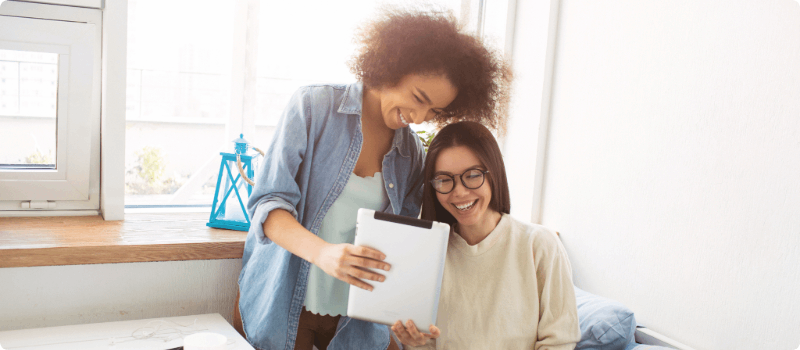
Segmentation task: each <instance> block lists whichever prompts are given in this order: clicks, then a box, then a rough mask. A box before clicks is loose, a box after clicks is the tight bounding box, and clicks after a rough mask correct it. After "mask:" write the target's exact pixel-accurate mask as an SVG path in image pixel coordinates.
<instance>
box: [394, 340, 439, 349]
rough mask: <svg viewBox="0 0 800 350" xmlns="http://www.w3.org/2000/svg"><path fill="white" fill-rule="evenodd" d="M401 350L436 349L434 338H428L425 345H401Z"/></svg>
mask: <svg viewBox="0 0 800 350" xmlns="http://www.w3.org/2000/svg"><path fill="white" fill-rule="evenodd" d="M401 347H402V349H403V350H436V339H428V342H426V343H425V345H420V346H411V345H401Z"/></svg>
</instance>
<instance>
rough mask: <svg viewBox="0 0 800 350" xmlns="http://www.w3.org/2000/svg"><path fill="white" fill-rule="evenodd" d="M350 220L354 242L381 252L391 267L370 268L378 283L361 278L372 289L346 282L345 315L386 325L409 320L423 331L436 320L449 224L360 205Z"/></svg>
mask: <svg viewBox="0 0 800 350" xmlns="http://www.w3.org/2000/svg"><path fill="white" fill-rule="evenodd" d="M356 222H357V224H356V237H355V243H354V244H355V245H362V246H366V247H370V248H374V249H377V250H379V251H381V252H382V253H383V254H385V255H386V259H385V260H384V261H386V262H387V263H389V264H391V266H392V268H391V269H390V270H389V271H383V270H375V271H374V272H377V273H380V274H382V275H384V276H386V279H385V280H384V282H376V281H365V282H367V283H369V284H370V285H372V286H373V287H374V288H373V290H372V291H367V290H364V289H361V288H358V287H353V286H351V287H350V295H349V297H348V302H347V316H349V317H351V318H355V319H360V320H364V321H370V322H375V323H381V324H386V325H391V324H394V323H395V322H396V321H398V320H401V321H402V322H403V323H405V322H406V321H407V320H409V319H410V320H412V321H413V322H414V324H415V325H416V326H417V328H418V329H419V330H420V331H421V332H425V333H428V328H429V326H430V325H435V324H436V311H437V310H438V308H439V290H440V288H441V286H442V274H443V273H444V262H445V257H446V255H447V241H448V237H449V234H450V225H447V224H444V223H440V222H435V221H428V220H420V219H414V218H409V217H405V216H399V215H393V214H387V213H382V212H376V211H374V210H369V209H363V208H362V209H359V210H358V218H357V220H356Z"/></svg>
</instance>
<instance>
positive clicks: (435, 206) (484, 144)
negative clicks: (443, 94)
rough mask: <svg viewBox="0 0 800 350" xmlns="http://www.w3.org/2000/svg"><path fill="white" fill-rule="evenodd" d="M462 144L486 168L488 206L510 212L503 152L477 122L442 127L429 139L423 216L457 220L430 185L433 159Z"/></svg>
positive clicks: (440, 220) (424, 177) (445, 221)
mask: <svg viewBox="0 0 800 350" xmlns="http://www.w3.org/2000/svg"><path fill="white" fill-rule="evenodd" d="M456 146H464V147H467V148H469V149H470V150H471V151H472V153H474V154H475V156H476V157H477V158H478V160H480V161H481V163H483V166H484V167H486V170H488V171H489V173H488V174H486V175H487V178H486V183H484V186H486V185H487V184H488V185H489V186H491V190H492V199H491V200H490V201H489V209H492V210H494V211H497V212H499V213H501V214H502V213H505V214H508V213H509V212H510V211H511V200H510V196H509V193H508V179H507V178H506V166H505V163H503V154H502V153H500V146H498V145H497V140H495V138H494V136H492V133H491V132H489V129H487V128H486V127H485V126H483V125H481V124H479V123H476V122H459V123H453V124H450V125H447V126H445V127H444V128H442V130H440V131H439V133H437V134H436V137H435V138H434V139H433V141H432V142H431V145H430V147H428V155H427V157H425V170H424V171H423V179H424V184H423V193H422V219H425V220H434V221H439V222H444V223H447V224H450V225H453V224H455V223H456V219H455V218H454V217H453V216H452V215H450V213H449V212H448V211H447V210H445V209H444V207H443V206H442V205H441V204H440V203H439V200H438V199H437V198H436V192H435V190H434V189H433V185H431V180H433V174H434V173H435V172H436V169H435V165H436V160H437V159H438V158H439V154H440V153H441V152H442V151H443V150H445V149H448V148H452V147H456Z"/></svg>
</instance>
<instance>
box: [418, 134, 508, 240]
mask: <svg viewBox="0 0 800 350" xmlns="http://www.w3.org/2000/svg"><path fill="white" fill-rule="evenodd" d="M434 167H435V172H434V177H435V176H436V175H438V174H448V175H454V174H463V173H464V172H465V171H467V170H469V169H480V170H487V169H486V167H485V166H484V165H483V163H481V161H480V160H479V159H478V157H476V156H475V153H473V152H472V151H471V150H470V149H469V148H467V147H465V146H455V147H450V148H446V149H443V150H442V151H441V152H440V153H439V157H438V158H437V159H436V164H435V166H434ZM486 176H487V178H486V181H484V183H483V185H482V186H480V187H478V188H476V189H469V188H466V187H464V184H463V183H462V182H461V179H460V178H459V177H458V176H456V179H455V183H454V187H453V190H452V191H451V192H450V193H447V194H441V193H439V192H436V199H437V200H438V201H439V204H441V205H442V207H444V209H445V210H447V211H448V212H449V213H450V215H453V217H454V218H455V219H456V221H458V226H459V229H458V230H459V233H462V234H463V233H464V232H475V233H479V234H488V233H489V232H491V231H492V230H493V229H494V227H495V226H496V225H497V221H498V219H499V216H500V214H499V213H498V212H497V211H495V210H493V209H491V208H489V203H490V202H491V200H492V189H491V185H489V183H490V181H489V178H488V177H489V176H492V175H491V173H489V174H486Z"/></svg>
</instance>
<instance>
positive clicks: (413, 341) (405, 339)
mask: <svg viewBox="0 0 800 350" xmlns="http://www.w3.org/2000/svg"><path fill="white" fill-rule="evenodd" d="M392 332H394V334H395V335H397V339H399V340H400V342H401V343H403V344H405V345H411V346H420V345H425V339H424V338H422V339H420V338H414V337H413V336H412V335H411V333H409V331H408V329H406V327H405V326H403V323H402V322H400V321H397V322H395V323H394V325H392Z"/></svg>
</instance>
